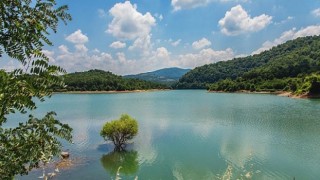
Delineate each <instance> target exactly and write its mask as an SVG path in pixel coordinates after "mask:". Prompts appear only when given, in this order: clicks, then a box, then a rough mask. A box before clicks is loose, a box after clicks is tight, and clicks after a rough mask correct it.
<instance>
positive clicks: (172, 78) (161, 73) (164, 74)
mask: <svg viewBox="0 0 320 180" xmlns="http://www.w3.org/2000/svg"><path fill="white" fill-rule="evenodd" d="M190 70H191V69H181V68H176V67H174V68H165V69H159V70H157V71H152V72H146V73H140V74H136V75H127V76H124V77H125V78H134V79H141V80H146V81H152V82H158V83H163V84H172V83H174V82H176V81H178V80H179V79H180V78H181V77H182V76H183V75H185V74H186V73H187V72H189V71H190Z"/></svg>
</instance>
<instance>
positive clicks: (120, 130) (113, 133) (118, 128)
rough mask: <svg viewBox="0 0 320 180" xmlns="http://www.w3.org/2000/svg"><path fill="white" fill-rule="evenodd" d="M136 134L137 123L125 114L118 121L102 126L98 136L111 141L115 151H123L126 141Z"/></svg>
mask: <svg viewBox="0 0 320 180" xmlns="http://www.w3.org/2000/svg"><path fill="white" fill-rule="evenodd" d="M137 134H138V122H137V121H136V120H135V119H133V118H132V117H130V116H129V115H127V114H123V115H121V117H120V119H119V120H113V121H110V122H107V123H105V124H104V126H103V128H102V130H101V132H100V135H101V136H102V137H103V138H104V139H105V140H106V141H112V142H113V144H114V145H115V150H117V151H122V150H124V148H125V146H126V144H127V141H128V140H131V139H132V138H133V137H134V136H136V135H137Z"/></svg>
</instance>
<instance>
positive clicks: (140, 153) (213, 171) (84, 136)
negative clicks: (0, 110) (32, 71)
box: [12, 90, 320, 180]
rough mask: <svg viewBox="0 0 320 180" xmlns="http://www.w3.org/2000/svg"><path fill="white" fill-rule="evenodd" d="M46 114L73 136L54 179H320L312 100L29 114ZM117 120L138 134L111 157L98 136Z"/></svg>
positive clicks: (167, 95) (81, 101) (223, 99)
mask: <svg viewBox="0 0 320 180" xmlns="http://www.w3.org/2000/svg"><path fill="white" fill-rule="evenodd" d="M51 110H53V111H55V112H56V113H57V114H58V119H59V120H61V121H62V122H64V123H68V124H69V125H71V126H72V127H73V129H74V131H73V136H74V139H73V141H74V144H66V143H64V145H65V146H64V147H63V149H68V151H69V152H70V153H71V160H72V163H73V166H72V167H71V168H68V169H60V172H59V173H58V175H57V176H56V177H55V179H115V177H116V172H117V169H118V168H119V166H121V167H122V168H121V169H120V177H121V178H122V179H132V180H133V179H134V178H135V177H136V176H137V177H138V179H142V180H143V179H164V180H167V179H177V180H180V179H228V177H231V179H249V178H252V179H294V178H295V179H319V177H320V171H319V170H320V163H319V162H320V118H319V117H320V100H308V99H292V98H287V97H280V96H275V95H269V94H237V93H234V94H229V93H208V92H206V91H203V90H177V91H158V92H141V93H119V94H55V95H53V96H52V97H51V98H50V99H48V100H47V101H45V102H43V103H41V104H39V108H38V109H37V110H36V111H35V112H34V114H35V116H40V115H44V114H45V113H46V112H47V111H51ZM123 113H127V114H129V115H130V116H132V117H133V118H135V119H136V120H137V121H138V123H139V134H138V135H137V137H135V138H134V140H133V143H131V144H129V145H128V151H127V152H125V153H115V152H113V146H112V144H111V143H106V142H104V140H103V138H102V137H100V135H99V133H100V130H101V127H102V125H103V124H104V123H105V122H106V121H110V120H113V119H118V118H119V117H120V115H121V114H123ZM18 117H19V116H12V118H13V119H15V118H18ZM50 170H51V169H50V168H48V169H47V170H46V171H47V172H49V171H50ZM41 175H42V171H41V170H37V171H33V172H31V173H30V174H29V175H28V176H22V177H20V176H17V179H37V178H38V177H39V176H41Z"/></svg>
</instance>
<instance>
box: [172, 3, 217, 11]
mask: <svg viewBox="0 0 320 180" xmlns="http://www.w3.org/2000/svg"><path fill="white" fill-rule="evenodd" d="M211 1H212V0H172V1H171V5H172V7H173V10H174V11H178V10H181V9H191V8H195V7H199V6H205V5H207V4H208V3H209V2H211Z"/></svg>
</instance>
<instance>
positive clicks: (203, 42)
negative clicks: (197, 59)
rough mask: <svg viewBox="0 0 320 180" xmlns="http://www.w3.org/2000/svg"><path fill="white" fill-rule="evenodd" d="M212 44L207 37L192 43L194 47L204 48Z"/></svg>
mask: <svg viewBox="0 0 320 180" xmlns="http://www.w3.org/2000/svg"><path fill="white" fill-rule="evenodd" d="M210 45H211V42H210V41H209V40H208V39H206V38H202V39H200V40H198V41H195V42H193V43H192V47H193V49H203V48H205V47H207V46H210Z"/></svg>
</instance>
